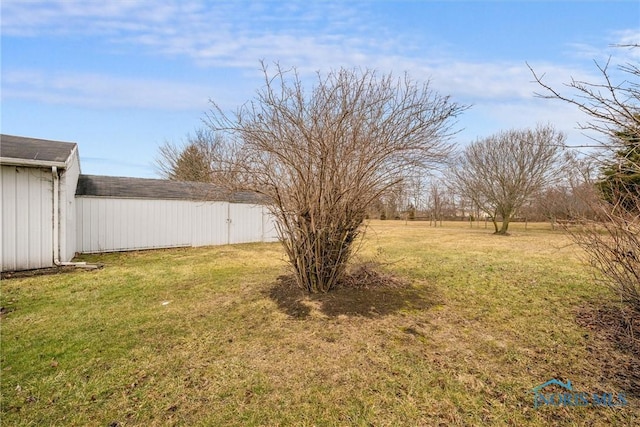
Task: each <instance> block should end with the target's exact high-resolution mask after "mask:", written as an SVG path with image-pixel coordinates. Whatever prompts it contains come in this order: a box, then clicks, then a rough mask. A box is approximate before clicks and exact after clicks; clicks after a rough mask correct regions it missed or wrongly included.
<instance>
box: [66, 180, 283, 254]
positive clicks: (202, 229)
mask: <svg viewBox="0 0 640 427" xmlns="http://www.w3.org/2000/svg"><path fill="white" fill-rule="evenodd" d="M76 210H77V211H76V216H77V218H78V221H77V229H76V230H77V231H76V236H77V243H76V250H77V251H78V252H82V253H90V252H110V251H127V250H137V249H153V248H169V247H179V246H209V245H222V244H228V243H250V242H267V241H274V240H276V239H277V235H276V232H275V226H274V223H273V220H272V218H273V217H272V215H271V214H269V212H268V211H267V209H266V207H264V206H263V205H262V204H261V201H260V199H259V198H258V197H257V195H256V194H254V193H249V192H235V193H227V192H224V191H222V190H221V189H219V188H217V187H215V186H213V185H211V184H204V183H197V182H178V181H167V180H161V179H144V178H126V177H113V176H95V175H80V179H79V182H78V188H77V191H76Z"/></svg>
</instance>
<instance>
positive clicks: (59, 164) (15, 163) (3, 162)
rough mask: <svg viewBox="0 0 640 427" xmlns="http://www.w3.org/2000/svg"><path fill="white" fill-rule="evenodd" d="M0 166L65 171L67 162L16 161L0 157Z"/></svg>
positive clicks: (11, 158)
mask: <svg viewBox="0 0 640 427" xmlns="http://www.w3.org/2000/svg"><path fill="white" fill-rule="evenodd" d="M0 165H7V166H32V167H52V166H55V167H58V168H62V169H66V168H67V166H68V164H67V162H51V161H47V160H32V159H16V158H13V157H0Z"/></svg>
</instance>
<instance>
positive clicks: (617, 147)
mask: <svg viewBox="0 0 640 427" xmlns="http://www.w3.org/2000/svg"><path fill="white" fill-rule="evenodd" d="M624 48H629V49H638V48H640V45H637V44H635V45H631V46H624ZM596 67H597V68H598V70H599V72H600V76H601V82H599V83H592V82H584V81H577V80H571V82H570V83H569V84H567V85H566V86H567V87H568V88H569V90H570V91H571V94H569V95H565V94H563V93H561V92H560V91H559V90H558V89H554V88H551V87H550V86H549V85H547V84H546V83H544V81H543V77H544V76H538V75H536V73H535V72H534V71H533V70H531V71H532V73H533V75H534V78H535V79H536V81H537V82H538V84H539V85H540V86H541V87H542V88H544V89H545V93H544V94H541V95H539V96H541V97H544V98H549V99H556V100H561V101H564V102H566V103H569V104H571V105H574V106H576V107H577V108H578V109H580V110H581V111H583V112H585V113H587V114H588V116H589V117H590V120H589V121H588V122H586V123H583V124H581V128H583V129H589V130H594V131H596V132H599V133H600V134H601V135H603V136H604V140H602V141H600V142H601V145H600V148H603V149H604V150H606V151H607V152H608V154H609V155H608V160H605V161H604V162H603V164H602V165H601V172H602V173H601V175H602V176H601V178H600V179H599V180H597V182H596V183H593V186H592V188H594V191H597V194H598V196H599V198H598V200H597V201H596V202H594V203H593V209H594V212H595V213H596V219H595V220H593V219H589V218H585V217H584V216H577V217H576V218H575V220H576V221H578V222H579V223H580V227H576V228H573V229H568V231H569V234H570V236H571V237H572V239H573V240H574V241H575V242H576V243H577V244H578V245H580V247H582V248H583V249H584V250H585V252H586V253H587V255H588V258H589V262H590V264H591V265H593V266H594V267H595V268H597V269H598V270H599V271H600V272H601V273H602V277H603V281H604V282H605V283H606V284H607V285H608V286H610V287H612V289H614V290H615V291H616V292H617V293H618V294H619V295H620V298H621V299H622V300H623V301H624V302H626V303H628V304H630V305H631V306H632V307H634V308H635V310H637V311H640V261H639V260H640V238H639V235H638V233H640V191H639V189H640V164H639V163H640V83H639V82H640V68H639V67H638V65H637V64H634V63H627V64H622V65H620V66H619V67H618V71H619V72H620V73H621V75H622V77H621V79H620V81H614V78H613V77H612V73H611V71H610V69H609V63H608V62H607V64H605V65H604V66H601V65H599V64H597V63H596Z"/></svg>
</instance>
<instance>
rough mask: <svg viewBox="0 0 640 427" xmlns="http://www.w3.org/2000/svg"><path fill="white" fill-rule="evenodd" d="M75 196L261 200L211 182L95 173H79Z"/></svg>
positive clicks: (231, 200) (234, 200)
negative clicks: (229, 190)
mask: <svg viewBox="0 0 640 427" xmlns="http://www.w3.org/2000/svg"><path fill="white" fill-rule="evenodd" d="M76 196H94V197H114V198H130V199H174V200H210V201H212V200H217V201H229V202H232V203H251V204H261V203H263V202H262V201H261V197H260V196H259V195H258V194H256V193H252V192H248V191H238V192H233V193H231V192H228V191H225V190H224V189H222V188H220V187H216V186H215V185H212V184H206V183H202V182H181V181H169V180H164V179H147V178H126V177H119V176H99V175H80V178H79V179H78V187H77V189H76Z"/></svg>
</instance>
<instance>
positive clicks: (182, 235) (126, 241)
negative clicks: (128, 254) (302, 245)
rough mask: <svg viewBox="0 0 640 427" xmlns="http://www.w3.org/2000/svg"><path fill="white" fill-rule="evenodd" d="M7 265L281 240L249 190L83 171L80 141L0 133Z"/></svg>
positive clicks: (1, 255)
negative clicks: (78, 254) (152, 250)
mask: <svg viewBox="0 0 640 427" xmlns="http://www.w3.org/2000/svg"><path fill="white" fill-rule="evenodd" d="M0 164H1V166H2V174H1V175H0V189H1V191H2V194H1V196H2V197H1V202H0V203H1V206H0V212H1V215H2V217H1V223H2V224H1V225H2V226H1V227H0V240H1V241H2V246H1V248H0V250H1V252H0V258H1V259H2V269H1V271H16V270H30V269H37V268H46V267H52V266H54V265H58V264H61V263H65V262H69V261H71V259H72V258H73V257H74V256H75V254H76V253H94V252H110V251H128V250H138V249H153V248H168V247H177V246H205V245H219V244H228V243H250V242H270V241H275V240H277V234H276V228H275V222H274V220H273V216H272V215H271V214H270V213H269V212H268V210H267V208H266V207H265V206H264V205H263V203H262V200H261V199H260V198H259V197H258V196H257V195H256V194H255V193H249V192H235V193H227V192H224V191H222V190H221V189H220V188H217V187H215V186H213V185H211V184H204V183H189V182H177V181H167V180H160V179H142V178H126V177H111V176H95V175H81V174H80V160H79V156H78V147H77V145H76V144H74V143H69V142H59V141H47V140H42V139H34V138H25V137H18V136H11V135H0Z"/></svg>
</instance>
